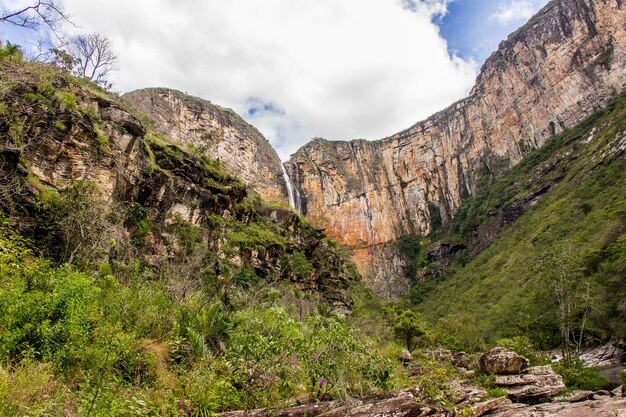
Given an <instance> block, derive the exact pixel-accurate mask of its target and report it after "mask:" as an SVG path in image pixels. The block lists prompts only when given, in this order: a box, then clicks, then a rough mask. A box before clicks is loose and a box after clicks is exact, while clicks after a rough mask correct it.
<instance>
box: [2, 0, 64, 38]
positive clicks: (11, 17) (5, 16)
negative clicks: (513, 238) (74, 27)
mask: <svg viewBox="0 0 626 417" xmlns="http://www.w3.org/2000/svg"><path fill="white" fill-rule="evenodd" d="M63 21H65V22H68V23H72V22H71V20H70V16H69V15H68V14H67V13H66V12H65V10H63V8H62V7H61V6H59V5H58V4H57V3H56V1H54V0H48V1H42V0H37V1H33V2H32V4H30V5H28V6H25V7H22V8H19V9H15V10H9V9H5V8H2V10H1V11H0V23H8V24H11V25H15V26H19V27H23V28H26V29H33V30H38V29H39V27H40V26H41V25H42V24H44V25H45V26H47V27H48V28H50V30H52V33H54V35H55V36H56V37H57V38H60V36H59V34H58V28H59V24H60V23H61V22H63Z"/></svg>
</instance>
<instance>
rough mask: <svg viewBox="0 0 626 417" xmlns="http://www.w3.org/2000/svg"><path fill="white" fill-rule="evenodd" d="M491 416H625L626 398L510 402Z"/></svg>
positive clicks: (492, 412)
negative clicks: (528, 403) (573, 401)
mask: <svg viewBox="0 0 626 417" xmlns="http://www.w3.org/2000/svg"><path fill="white" fill-rule="evenodd" d="M489 416H490V417H624V416H626V400H623V399H617V398H606V399H603V400H601V401H582V402H577V403H570V402H553V403H544V404H537V405H523V404H510V405H503V406H500V407H497V408H495V409H493V410H491V411H490V412H489Z"/></svg>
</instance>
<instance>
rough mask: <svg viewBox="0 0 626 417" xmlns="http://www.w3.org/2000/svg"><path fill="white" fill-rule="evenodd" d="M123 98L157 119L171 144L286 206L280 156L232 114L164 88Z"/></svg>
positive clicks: (160, 128)
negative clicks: (201, 156)
mask: <svg viewBox="0 0 626 417" xmlns="http://www.w3.org/2000/svg"><path fill="white" fill-rule="evenodd" d="M123 98H124V99H125V100H126V101H127V102H128V103H130V104H131V105H132V106H133V107H135V108H136V109H138V110H140V111H142V112H144V113H146V114H148V115H149V116H150V117H151V118H152V119H154V121H155V122H156V124H157V129H158V130H159V131H160V132H161V133H163V134H164V135H165V136H167V137H168V138H169V139H171V140H173V141H176V142H180V143H185V144H191V145H193V146H194V147H195V148H196V149H197V150H199V151H200V152H203V153H204V154H206V155H207V156H208V157H210V158H212V159H218V160H220V161H221V162H222V163H223V164H224V166H225V167H226V169H227V170H229V171H230V172H231V173H232V174H234V175H236V176H237V177H238V178H240V179H241V180H242V181H243V182H244V183H245V184H246V185H249V186H251V187H252V188H253V189H254V190H255V191H256V192H258V193H259V194H260V195H261V197H263V198H264V199H265V200H269V201H275V202H280V203H283V204H287V191H286V189H285V180H284V178H283V173H282V169H281V167H280V159H279V158H278V155H277V154H276V151H275V150H274V148H272V145H270V143H269V142H268V141H267V139H265V138H264V137H263V135H261V133H260V132H259V131H258V130H256V129H255V128H254V127H253V126H251V125H249V124H248V123H246V122H245V121H244V120H243V119H242V118H241V117H239V116H238V115H237V114H236V113H235V112H233V111H232V110H230V109H226V108H223V107H219V106H216V105H213V104H211V103H210V102H208V101H206V100H202V99H199V98H196V97H191V96H188V95H186V94H183V93H181V92H179V91H175V90H170V89H166V88H148V89H143V90H137V91H133V92H131V93H128V94H125V95H124V97H123Z"/></svg>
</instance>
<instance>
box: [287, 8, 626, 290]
mask: <svg viewBox="0 0 626 417" xmlns="http://www.w3.org/2000/svg"><path fill="white" fill-rule="evenodd" d="M623 7H624V6H623V1H618V0H561V1H555V2H552V3H550V5H549V6H547V7H545V8H543V9H542V10H541V11H540V12H539V13H538V14H537V15H536V16H535V17H533V18H532V19H531V21H530V22H529V23H527V24H526V25H525V26H523V27H521V28H520V29H519V30H517V31H516V32H515V33H514V34H512V35H511V36H509V38H508V39H507V40H505V41H504V42H502V43H501V44H500V47H499V48H498V50H497V51H496V52H494V53H493V54H492V55H491V57H489V58H488V59H487V60H486V62H485V64H484V65H483V67H482V69H481V72H480V74H479V75H478V77H477V80H476V84H475V86H474V88H473V89H472V91H471V92H470V94H469V96H468V97H467V98H465V99H463V100H460V101H458V102H456V103H454V104H452V105H451V106H449V107H448V108H446V109H445V110H442V111H440V112H438V113H436V114H434V115H433V116H431V117H429V118H428V119H426V120H424V121H421V122H418V123H416V124H415V125H413V126H410V127H408V128H407V129H405V130H403V131H401V132H399V133H396V134H394V135H391V136H389V137H387V138H385V139H381V140H377V141H364V140H355V141H350V142H347V141H346V142H344V141H328V140H323V139H316V140H313V141H312V142H310V143H309V144H307V145H305V146H304V147H303V148H301V149H300V150H298V151H297V152H296V153H295V154H294V155H293V156H292V158H291V159H290V161H289V162H287V163H286V164H285V166H286V168H287V170H288V171H289V173H290V174H291V175H290V176H291V177H292V178H293V179H294V181H293V182H294V187H295V188H297V189H298V191H299V194H300V195H301V196H302V210H303V212H304V213H305V214H306V215H307V217H308V218H309V219H310V220H311V222H312V223H314V224H317V225H320V226H324V227H325V228H326V231H327V233H328V234H329V235H330V236H331V237H333V238H335V239H337V240H338V241H339V242H340V243H341V244H343V245H346V246H348V247H349V248H351V249H352V254H353V260H354V262H355V264H356V266H357V269H358V271H359V272H360V273H361V275H362V276H363V278H364V280H365V281H366V282H367V283H368V284H370V286H371V287H373V288H374V290H375V291H376V292H377V293H378V294H379V295H382V296H385V297H388V298H393V297H397V296H399V295H402V294H403V293H405V292H406V291H407V290H408V288H409V286H410V282H409V279H407V278H404V269H405V267H406V264H405V261H404V259H403V258H402V256H401V254H400V253H399V251H398V249H397V247H396V246H395V245H394V244H393V242H395V241H396V240H397V239H398V238H400V237H401V236H402V235H404V234H406V233H409V232H412V231H416V232H417V233H420V234H423V235H425V234H428V232H429V231H431V224H432V223H433V220H434V219H435V218H437V217H441V218H442V219H443V220H444V221H446V220H447V218H446V216H447V213H449V212H454V210H455V209H456V208H458V207H459V205H460V204H461V202H462V201H463V199H464V197H465V196H466V195H468V194H469V195H473V194H475V192H476V190H477V181H478V177H479V175H478V172H479V169H480V164H481V163H482V161H484V160H485V158H492V161H494V162H496V161H500V162H502V165H504V166H507V165H515V164H516V163H518V162H519V161H520V160H521V159H522V158H523V157H524V156H525V155H526V153H527V152H529V151H530V150H531V149H535V148H537V147H539V146H541V145H542V144H544V143H545V141H546V140H547V139H548V138H549V137H551V136H552V135H553V134H555V133H559V132H560V131H561V130H563V129H564V128H566V127H571V126H574V125H575V124H576V123H577V122H579V121H581V120H582V119H583V118H585V117H587V116H588V115H590V114H591V113H593V111H594V110H596V109H598V108H600V107H603V106H605V105H606V104H607V103H608V101H609V100H610V99H611V98H612V97H614V96H615V95H616V94H619V92H621V91H622V90H623V89H624V87H626V73H625V68H626V65H624V61H625V58H624V57H625V56H626V31H624V30H623V28H624V25H625V24H626V13H624V10H623ZM591 22H593V23H591ZM607 50H611V51H612V53H611V57H612V58H611V59H612V60H613V64H612V65H609V66H608V67H607V66H602V65H596V64H594V62H595V60H596V59H597V57H598V56H601V55H602V54H603V53H606V51H607ZM540 197H541V190H538V191H537V194H536V195H532V196H530V197H529V199H523V200H520V201H519V204H515V205H512V206H511V207H509V208H508V209H507V210H505V209H503V211H502V212H501V213H498V214H497V215H496V216H495V217H494V218H493V223H492V224H490V227H489V228H488V230H486V231H485V232H484V233H483V232H481V234H480V235H479V236H477V238H476V241H475V243H474V244H475V245H476V246H477V248H478V249H480V248H484V247H486V246H487V245H488V244H489V243H490V242H492V241H493V239H495V236H497V233H496V231H497V230H499V229H501V228H503V227H506V225H507V224H510V222H511V221H514V220H515V219H516V218H517V217H519V216H520V215H521V214H522V213H524V211H525V210H527V209H528V207H531V206H532V204H533V202H536V201H537V198H540Z"/></svg>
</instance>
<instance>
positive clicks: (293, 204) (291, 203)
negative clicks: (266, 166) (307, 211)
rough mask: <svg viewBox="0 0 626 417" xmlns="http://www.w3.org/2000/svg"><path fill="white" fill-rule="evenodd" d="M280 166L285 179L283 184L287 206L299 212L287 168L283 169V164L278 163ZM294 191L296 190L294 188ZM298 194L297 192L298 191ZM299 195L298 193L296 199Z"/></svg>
mask: <svg viewBox="0 0 626 417" xmlns="http://www.w3.org/2000/svg"><path fill="white" fill-rule="evenodd" d="M280 167H281V168H282V170H283V177H284V179H285V186H286V187H287V197H288V198H289V206H290V207H291V208H292V209H293V210H295V211H297V212H298V213H299V212H300V210H299V209H298V206H297V204H298V201H297V200H296V195H295V193H294V187H293V183H292V182H291V177H289V174H288V173H287V170H286V169H285V166H284V165H283V164H280ZM296 193H298V192H297V190H296ZM298 194H299V193H298ZM299 197H300V196H299V195H298V200H299V199H300V198H299Z"/></svg>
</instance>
